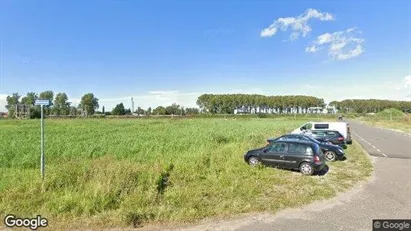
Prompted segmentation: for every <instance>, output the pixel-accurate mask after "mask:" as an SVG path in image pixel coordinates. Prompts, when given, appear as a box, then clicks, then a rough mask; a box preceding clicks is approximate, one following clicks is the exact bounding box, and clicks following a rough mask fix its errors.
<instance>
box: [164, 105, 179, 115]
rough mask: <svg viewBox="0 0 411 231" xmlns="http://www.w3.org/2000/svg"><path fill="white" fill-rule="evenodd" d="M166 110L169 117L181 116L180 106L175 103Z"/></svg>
mask: <svg viewBox="0 0 411 231" xmlns="http://www.w3.org/2000/svg"><path fill="white" fill-rule="evenodd" d="M165 109H166V114H167V115H181V108H180V105H178V104H176V103H173V104H172V105H171V106H167V107H166V108H165Z"/></svg>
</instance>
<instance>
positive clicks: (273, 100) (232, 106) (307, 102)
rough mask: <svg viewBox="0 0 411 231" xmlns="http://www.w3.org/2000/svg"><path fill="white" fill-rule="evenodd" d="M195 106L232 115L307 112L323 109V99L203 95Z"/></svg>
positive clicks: (203, 109) (293, 96)
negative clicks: (258, 111) (256, 111)
mask: <svg viewBox="0 0 411 231" xmlns="http://www.w3.org/2000/svg"><path fill="white" fill-rule="evenodd" d="M197 105H198V106H199V107H200V108H201V109H202V111H205V112H210V113H215V114H233V113H234V110H236V109H237V110H238V109H241V110H245V113H250V112H251V110H254V109H256V108H259V109H275V111H280V112H286V111H290V110H291V109H296V108H301V109H305V110H303V111H305V112H307V111H308V110H307V109H308V108H310V107H324V106H325V103H324V100H323V99H320V98H316V97H313V96H305V95H291V96H265V95H248V94H221V95H213V94H203V95H201V96H199V97H198V99H197Z"/></svg>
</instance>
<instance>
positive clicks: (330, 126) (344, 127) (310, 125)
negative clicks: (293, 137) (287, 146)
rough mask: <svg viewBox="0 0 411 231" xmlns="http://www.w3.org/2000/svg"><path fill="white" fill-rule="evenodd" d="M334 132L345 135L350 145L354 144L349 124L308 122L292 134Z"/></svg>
mask: <svg viewBox="0 0 411 231" xmlns="http://www.w3.org/2000/svg"><path fill="white" fill-rule="evenodd" d="M325 130H334V131H338V132H340V133H341V135H343V137H344V139H345V140H346V141H347V143H348V144H351V143H352V140H351V133H350V125H349V124H348V123H347V122H307V123H305V124H303V125H301V126H300V127H299V128H297V129H295V130H293V131H292V132H291V134H305V133H310V132H311V131H325Z"/></svg>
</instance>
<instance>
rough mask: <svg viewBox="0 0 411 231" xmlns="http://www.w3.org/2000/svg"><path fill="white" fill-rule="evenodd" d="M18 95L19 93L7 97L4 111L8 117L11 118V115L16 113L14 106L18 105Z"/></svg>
mask: <svg viewBox="0 0 411 231" xmlns="http://www.w3.org/2000/svg"><path fill="white" fill-rule="evenodd" d="M20 97H21V96H20V95H19V93H13V94H12V95H11V96H7V98H6V101H7V105H6V109H7V111H8V117H10V118H13V115H14V113H15V111H16V108H15V105H16V104H19V103H20V102H19V100H20Z"/></svg>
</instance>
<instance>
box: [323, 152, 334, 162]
mask: <svg viewBox="0 0 411 231" xmlns="http://www.w3.org/2000/svg"><path fill="white" fill-rule="evenodd" d="M324 157H325V160H327V161H335V160H336V159H337V156H336V155H335V152H333V151H325V152H324Z"/></svg>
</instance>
